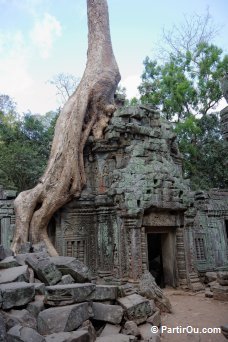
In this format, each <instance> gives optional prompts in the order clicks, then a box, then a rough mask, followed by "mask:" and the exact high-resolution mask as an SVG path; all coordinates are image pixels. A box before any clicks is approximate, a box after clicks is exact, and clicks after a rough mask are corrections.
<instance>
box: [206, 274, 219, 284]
mask: <svg viewBox="0 0 228 342" xmlns="http://www.w3.org/2000/svg"><path fill="white" fill-rule="evenodd" d="M216 279H217V273H216V272H206V273H205V282H206V283H211V282H212V281H215V280H216Z"/></svg>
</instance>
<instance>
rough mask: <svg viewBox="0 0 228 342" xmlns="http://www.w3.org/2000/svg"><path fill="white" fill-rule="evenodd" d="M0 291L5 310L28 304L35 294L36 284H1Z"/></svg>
mask: <svg viewBox="0 0 228 342" xmlns="http://www.w3.org/2000/svg"><path fill="white" fill-rule="evenodd" d="M0 292H1V294H2V309H3V310H4V309H11V308H13V307H17V306H23V305H26V304H28V303H29V302H31V301H32V300H33V298H34V296H35V289H34V286H33V285H32V284H29V283H25V282H17V283H8V284H2V285H0Z"/></svg>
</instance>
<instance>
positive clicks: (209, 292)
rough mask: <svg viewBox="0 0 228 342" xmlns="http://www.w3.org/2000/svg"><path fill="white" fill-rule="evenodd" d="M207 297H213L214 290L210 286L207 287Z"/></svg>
mask: <svg viewBox="0 0 228 342" xmlns="http://www.w3.org/2000/svg"><path fill="white" fill-rule="evenodd" d="M205 297H207V298H213V292H212V291H211V290H210V288H206V289H205Z"/></svg>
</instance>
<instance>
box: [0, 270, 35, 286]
mask: <svg viewBox="0 0 228 342" xmlns="http://www.w3.org/2000/svg"><path fill="white" fill-rule="evenodd" d="M15 281H25V282H29V271H28V266H27V265H25V266H18V267H11V268H7V269H5V270H1V272H0V284H6V283H12V282H15Z"/></svg>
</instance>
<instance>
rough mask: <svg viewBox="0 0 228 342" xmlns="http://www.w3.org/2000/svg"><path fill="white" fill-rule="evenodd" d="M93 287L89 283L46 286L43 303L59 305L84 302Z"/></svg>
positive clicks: (88, 297) (88, 298)
mask: <svg viewBox="0 0 228 342" xmlns="http://www.w3.org/2000/svg"><path fill="white" fill-rule="evenodd" d="M95 288H96V285H94V284H90V283H84V284H66V285H55V286H46V288H45V303H46V304H48V305H52V306H57V305H58V306H61V305H68V304H74V303H81V302H86V301H88V300H90V294H91V293H92V292H93V291H94V290H95Z"/></svg>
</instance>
